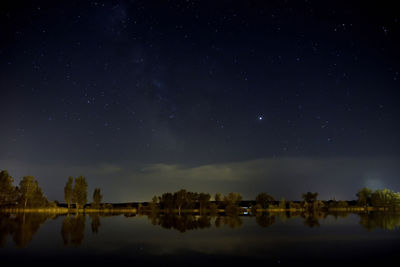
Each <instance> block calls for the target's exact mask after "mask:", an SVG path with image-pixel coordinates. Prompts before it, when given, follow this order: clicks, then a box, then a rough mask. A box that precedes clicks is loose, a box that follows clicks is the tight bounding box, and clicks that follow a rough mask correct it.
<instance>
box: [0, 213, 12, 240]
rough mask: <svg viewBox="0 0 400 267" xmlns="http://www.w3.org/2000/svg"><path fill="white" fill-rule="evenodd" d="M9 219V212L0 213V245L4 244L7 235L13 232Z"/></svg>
mask: <svg viewBox="0 0 400 267" xmlns="http://www.w3.org/2000/svg"><path fill="white" fill-rule="evenodd" d="M10 221H11V218H10V214H0V247H3V246H4V245H5V243H6V241H7V236H8V235H9V234H12V232H13V229H12V224H11V223H10Z"/></svg>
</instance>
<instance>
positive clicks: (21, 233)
mask: <svg viewBox="0 0 400 267" xmlns="http://www.w3.org/2000/svg"><path fill="white" fill-rule="evenodd" d="M50 217H52V216H51V215H49V214H45V213H18V214H16V215H14V214H0V246H3V245H4V244H5V241H6V239H7V235H11V236H12V238H13V240H14V242H15V244H16V245H17V246H18V247H26V245H28V243H29V242H31V241H32V238H33V236H34V235H35V234H36V232H37V231H38V230H39V228H40V226H41V225H42V224H43V223H44V222H45V221H46V220H47V219H48V218H50Z"/></svg>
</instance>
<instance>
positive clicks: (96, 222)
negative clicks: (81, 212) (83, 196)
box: [89, 213, 101, 234]
mask: <svg viewBox="0 0 400 267" xmlns="http://www.w3.org/2000/svg"><path fill="white" fill-rule="evenodd" d="M89 217H90V219H91V220H92V223H91V227H92V233H95V234H97V233H98V232H99V228H100V225H101V222H100V216H99V214H98V213H90V214H89Z"/></svg>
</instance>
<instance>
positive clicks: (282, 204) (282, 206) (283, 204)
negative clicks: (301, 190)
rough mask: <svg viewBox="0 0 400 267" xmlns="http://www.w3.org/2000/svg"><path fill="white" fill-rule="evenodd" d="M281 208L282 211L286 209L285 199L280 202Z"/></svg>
mask: <svg viewBox="0 0 400 267" xmlns="http://www.w3.org/2000/svg"><path fill="white" fill-rule="evenodd" d="M279 208H280V209H286V200H285V198H282V199H281V201H279Z"/></svg>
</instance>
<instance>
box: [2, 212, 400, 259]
mask: <svg viewBox="0 0 400 267" xmlns="http://www.w3.org/2000/svg"><path fill="white" fill-rule="evenodd" d="M0 218H1V219H0V244H1V248H0V257H1V259H2V263H9V264H13V263H16V262H18V263H26V264H30V263H33V262H42V263H47V264H49V265H50V264H51V265H54V264H57V265H71V264H85V263H87V264H102V265H103V264H104V265H109V264H118V263H129V264H132V265H133V264H139V265H140V264H157V265H159V264H164V263H167V264H168V265H169V264H174V265H204V264H208V265H210V264H211V265H221V264H230V263H245V264H249V263H262V264H265V265H285V264H290V265H292V264H294V263H309V264H313V265H317V264H318V265H333V264H341V265H347V264H350V263H352V264H353V263H361V262H368V263H371V262H376V263H379V264H382V263H389V262H390V261H391V260H393V259H396V258H398V257H399V255H400V230H399V226H400V214H376V213H375V214H369V215H367V214H365V215H357V214H342V215H341V216H333V215H326V214H325V215H324V216H303V217H302V216H292V217H291V218H288V217H287V216H286V215H285V214H280V215H271V214H264V215H262V216H239V217H225V216H221V217H207V216H202V217H200V216H181V217H179V216H158V217H152V216H150V217H148V216H124V215H118V216H98V215H90V216H89V215H86V216H85V215H79V216H77V215H69V216H65V215H63V216H55V215H45V214H25V215H23V214H18V215H12V214H2V215H1V216H0ZM2 266H4V265H2Z"/></svg>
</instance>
